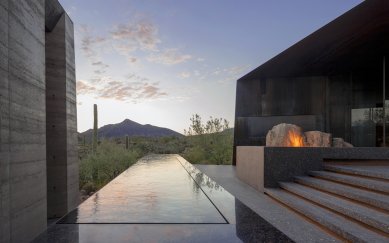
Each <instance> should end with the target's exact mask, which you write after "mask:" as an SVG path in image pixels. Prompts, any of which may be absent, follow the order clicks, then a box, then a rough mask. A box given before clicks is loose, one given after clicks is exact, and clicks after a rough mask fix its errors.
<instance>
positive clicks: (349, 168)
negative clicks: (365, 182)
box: [324, 164, 389, 180]
mask: <svg viewBox="0 0 389 243" xmlns="http://www.w3.org/2000/svg"><path fill="white" fill-rule="evenodd" d="M324 168H325V169H326V170H329V171H334V172H341V173H347V174H353V175H361V176H367V177H373V178H379V179H386V180H389V164H388V165H387V166H385V165H368V164H365V165H336V164H325V165H324Z"/></svg>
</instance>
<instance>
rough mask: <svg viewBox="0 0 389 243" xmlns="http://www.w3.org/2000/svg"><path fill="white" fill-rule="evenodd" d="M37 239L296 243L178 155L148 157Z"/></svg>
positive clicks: (61, 240)
mask: <svg viewBox="0 0 389 243" xmlns="http://www.w3.org/2000/svg"><path fill="white" fill-rule="evenodd" d="M34 242H293V241H292V240H291V239H290V238H289V237H288V236H286V235H285V234H284V233H282V232H281V231H280V230H278V229H277V228H275V227H274V226H273V225H272V224H270V223H269V222H268V221H266V220H265V219H263V218H262V217H261V216H259V215H258V214H257V213H255V212H254V211H253V210H252V209H250V208H249V207H247V206H246V205H245V204H244V203H242V202H241V201H240V200H239V199H237V198H235V197H234V196H233V195H231V194H230V193H229V192H227V191H226V190H225V189H224V188H223V187H222V186H221V185H219V184H218V183H216V182H215V181H213V180H212V179H211V178H210V177H208V176H207V175H206V174H204V173H202V172H201V171H200V170H198V169H197V168H196V167H194V166H193V165H192V164H190V163H189V162H187V161H186V160H185V159H183V158H182V157H180V156H178V155H152V156H147V157H145V158H143V159H141V160H140V161H139V162H137V163H136V164H135V165H133V166H132V167H130V168H129V169H128V170H126V171H125V172H123V173H122V174H121V175H119V176H118V177H117V178H115V179H114V180H113V181H112V182H110V183H109V184H108V185H106V186H105V187H104V188H102V189H101V190H100V191H98V192H97V193H95V194H94V195H93V196H92V197H90V198H89V199H87V200H86V201H85V202H84V203H82V204H81V205H80V206H79V207H78V208H77V209H75V210H73V211H72V212H70V213H69V214H68V215H66V216H65V217H63V218H62V219H60V220H59V221H58V222H57V223H56V224H54V225H52V226H50V227H49V228H48V229H47V230H46V231H45V232H44V233H42V234H41V235H40V236H39V237H38V238H37V239H35V241H34Z"/></svg>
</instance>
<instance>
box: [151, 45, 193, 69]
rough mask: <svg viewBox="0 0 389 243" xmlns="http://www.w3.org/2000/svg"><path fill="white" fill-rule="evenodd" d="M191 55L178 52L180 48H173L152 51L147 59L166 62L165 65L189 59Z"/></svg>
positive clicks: (160, 62) (161, 62)
mask: <svg viewBox="0 0 389 243" xmlns="http://www.w3.org/2000/svg"><path fill="white" fill-rule="evenodd" d="M191 58H192V56H191V55H187V54H181V53H179V52H178V49H176V48H171V49H166V50H164V51H161V52H157V53H152V54H151V55H150V56H149V57H148V58H147V60H148V61H149V62H154V63H159V64H164V65H174V64H179V63H183V62H186V61H188V60H189V59H191Z"/></svg>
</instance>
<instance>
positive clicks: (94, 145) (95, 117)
mask: <svg viewBox="0 0 389 243" xmlns="http://www.w3.org/2000/svg"><path fill="white" fill-rule="evenodd" d="M92 149H93V153H96V151H97V105H96V104H94V105H93V145H92Z"/></svg>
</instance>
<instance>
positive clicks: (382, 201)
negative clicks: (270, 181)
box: [295, 176, 389, 211]
mask: <svg viewBox="0 0 389 243" xmlns="http://www.w3.org/2000/svg"><path fill="white" fill-rule="evenodd" d="M295 180H296V181H297V182H298V183H300V184H303V185H307V186H310V187H314V188H317V189H320V190H323V191H327V192H330V193H333V194H336V195H339V196H343V197H346V198H350V199H353V200H356V201H359V202H363V203H366V204H368V205H371V206H374V207H377V208H381V209H385V210H388V211H389V196H388V195H384V194H380V193H375V192H372V191H367V190H363V189H359V188H355V187H352V186H346V185H342V184H339V183H336V182H332V181H327V180H323V179H319V178H314V177H307V176H304V177H302V176H296V177H295Z"/></svg>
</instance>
